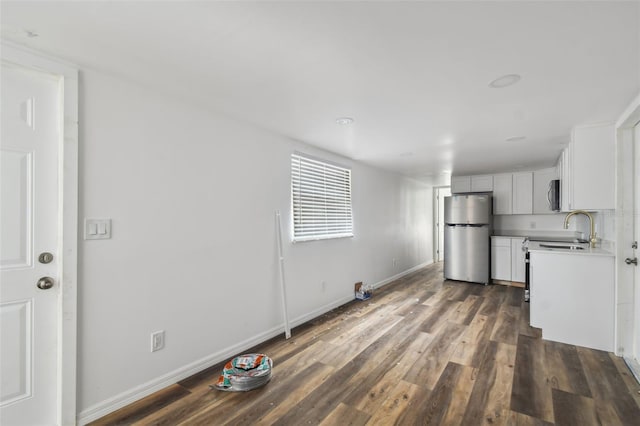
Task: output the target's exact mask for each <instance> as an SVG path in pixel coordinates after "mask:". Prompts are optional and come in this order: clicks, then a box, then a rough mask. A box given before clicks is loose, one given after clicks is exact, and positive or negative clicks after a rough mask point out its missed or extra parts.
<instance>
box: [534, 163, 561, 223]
mask: <svg viewBox="0 0 640 426" xmlns="http://www.w3.org/2000/svg"><path fill="white" fill-rule="evenodd" d="M554 179H558V176H557V171H556V168H555V167H552V168H550V169H542V170H536V171H535V172H533V214H547V213H554V211H553V210H551V203H550V201H549V190H550V185H551V181H552V180H554Z"/></svg>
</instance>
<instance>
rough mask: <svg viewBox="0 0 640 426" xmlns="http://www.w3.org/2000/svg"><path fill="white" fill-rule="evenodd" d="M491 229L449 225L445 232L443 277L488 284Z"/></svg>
mask: <svg viewBox="0 0 640 426" xmlns="http://www.w3.org/2000/svg"><path fill="white" fill-rule="evenodd" d="M489 234H490V227H489V226H463V225H457V226H453V225H447V226H445V228H444V277H445V278H446V279H450V280H458V281H470V282H476V283H482V284H488V283H489V279H490V277H489V275H490V260H489V259H490V258H489V253H490V243H489V241H490V237H489Z"/></svg>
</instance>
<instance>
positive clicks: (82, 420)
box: [77, 261, 433, 425]
mask: <svg viewBox="0 0 640 426" xmlns="http://www.w3.org/2000/svg"><path fill="white" fill-rule="evenodd" d="M431 263H433V262H432V261H429V262H425V263H422V264H420V265H417V266H414V267H413V268H410V269H407V270H406V271H403V272H400V273H399V274H396V275H394V276H392V277H389V278H386V279H384V280H382V281H379V282H377V283H375V284H374V285H373V287H374V288H380V287H382V286H384V285H386V284H389V283H391V282H393V281H395V280H397V279H398V278H401V277H403V276H405V275H407V274H410V273H412V272H414V271H417V270H418V269H420V268H424V267H425V266H427V265H430V264H431ZM352 300H354V294H353V293H351V294H350V295H349V296H345V297H342V298H340V299H338V300H335V301H333V302H331V303H328V304H326V305H324V306H321V307H320V308H318V309H314V310H313V311H311V312H309V313H306V314H304V315H301V316H299V317H297V318H295V319H294V320H292V321H291V327H292V328H293V327H296V326H298V325H300V324H304V323H305V322H307V321H309V320H312V319H314V318H317V317H319V316H320V315H322V314H324V313H326V312H329V311H330V310H332V309H335V308H337V307H338V306H342V305H344V304H345V303H348V302H350V301H352ZM282 333H284V324H282V325H280V326H277V327H273V328H271V329H269V330H267V331H265V332H263V333H259V334H257V335H255V336H253V337H251V338H249V339H246V340H243V341H242V342H239V343H237V344H235V345H233V346H230V347H228V348H225V349H224V350H221V351H218V352H215V353H213V354H211V355H209V356H207V357H204V358H202V359H199V360H197V361H195V362H192V363H191V364H188V365H186V366H184V367H181V368H178V369H177V370H174V371H171V372H169V373H167V374H165V375H162V376H160V377H158V378H156V379H153V380H150V381H148V382H147V383H144V384H142V385H140V386H136V387H135V388H132V389H129V390H127V391H125V392H122V393H120V394H118V395H115V396H113V397H111V398H109V399H106V400H104V401H102V402H99V403H98V404H94V405H92V406H91V407H89V408H87V409H86V410H83V411H82V412H80V413H79V414H78V420H77V421H78V424H79V425H86V424H87V423H91V422H92V421H94V420H98V419H99V418H101V417H104V416H106V415H107V414H109V413H112V412H114V411H116V410H119V409H120V408H122V407H126V406H127V405H129V404H131V403H133V402H135V401H138V400H140V399H142V398H144V397H146V396H149V395H151V394H152V393H154V392H157V391H159V390H161V389H164V388H166V387H167V386H171V385H172V384H174V383H177V382H179V381H180V380H183V379H186V378H187V377H189V376H192V375H194V374H196V373H198V372H200V371H202V370H204V369H206V368H209V367H211V366H212V365H215V364H217V363H219V362H222V361H225V360H228V359H229V358H231V357H233V356H235V355H237V354H238V353H240V352H242V351H244V350H247V349H248V348H250V347H252V346H256V345H258V344H260V343H262V342H265V341H267V340H269V339H271V338H272V337H275V336H277V335H279V334H282Z"/></svg>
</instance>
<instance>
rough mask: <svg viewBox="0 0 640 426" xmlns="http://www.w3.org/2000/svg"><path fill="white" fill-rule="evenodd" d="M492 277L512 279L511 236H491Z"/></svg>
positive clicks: (503, 279) (494, 278)
mask: <svg viewBox="0 0 640 426" xmlns="http://www.w3.org/2000/svg"><path fill="white" fill-rule="evenodd" d="M491 279H493V280H501V281H511V238H509V237H491Z"/></svg>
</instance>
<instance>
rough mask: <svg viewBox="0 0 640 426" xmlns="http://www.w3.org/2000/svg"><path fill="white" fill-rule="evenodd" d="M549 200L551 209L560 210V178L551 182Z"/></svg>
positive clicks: (548, 193)
mask: <svg viewBox="0 0 640 426" xmlns="http://www.w3.org/2000/svg"><path fill="white" fill-rule="evenodd" d="M547 200H548V201H549V210H551V211H554V212H559V211H560V179H554V180H552V181H550V182H549V191H548V192H547Z"/></svg>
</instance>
